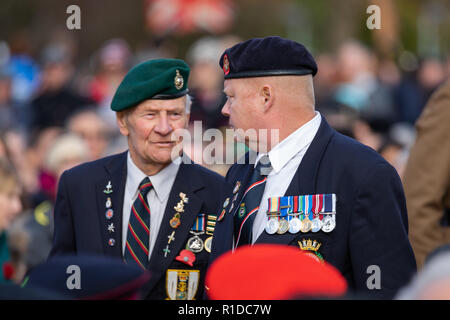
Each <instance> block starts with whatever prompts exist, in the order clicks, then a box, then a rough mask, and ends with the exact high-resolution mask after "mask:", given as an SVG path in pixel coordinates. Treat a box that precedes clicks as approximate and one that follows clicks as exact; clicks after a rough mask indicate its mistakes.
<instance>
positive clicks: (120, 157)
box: [63, 151, 128, 181]
mask: <svg viewBox="0 0 450 320" xmlns="http://www.w3.org/2000/svg"><path fill="white" fill-rule="evenodd" d="M127 152H128V151H125V152H123V153H120V154H115V155H112V156H108V157H105V158H101V159H98V160H95V161H90V162H85V163H82V164H80V165H78V166H75V167H73V168H71V169H68V170H66V171H65V172H64V173H63V175H64V176H65V177H66V178H67V179H70V180H71V181H72V180H78V179H82V180H92V179H95V178H96V177H98V176H99V175H103V174H106V173H108V172H109V173H111V172H113V171H114V170H116V169H121V168H122V167H123V166H125V168H126V161H127ZM105 170H106V171H105Z"/></svg>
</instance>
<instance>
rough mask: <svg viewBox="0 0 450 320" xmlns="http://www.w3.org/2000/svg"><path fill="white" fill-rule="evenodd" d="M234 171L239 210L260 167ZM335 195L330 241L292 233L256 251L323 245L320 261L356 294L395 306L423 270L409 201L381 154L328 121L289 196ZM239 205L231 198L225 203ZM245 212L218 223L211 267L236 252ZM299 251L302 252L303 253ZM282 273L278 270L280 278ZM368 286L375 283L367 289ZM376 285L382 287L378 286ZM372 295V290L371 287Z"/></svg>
mask: <svg viewBox="0 0 450 320" xmlns="http://www.w3.org/2000/svg"><path fill="white" fill-rule="evenodd" d="M248 159H249V155H248V154H247V155H246V161H245V163H244V164H235V165H233V166H232V167H231V168H230V170H229V171H228V173H227V176H226V178H225V179H226V181H227V182H229V183H230V184H231V185H235V183H236V182H237V181H240V182H241V183H242V185H243V187H241V188H240V189H239V191H238V197H237V200H236V203H237V204H239V202H240V199H241V198H242V196H243V193H244V191H245V189H246V187H245V186H246V181H248V179H249V178H250V176H251V173H252V171H253V166H254V165H253V164H249V163H248ZM326 193H335V194H336V195H337V203H336V228H335V229H334V230H333V231H331V232H330V233H325V232H323V231H322V230H321V231H319V232H317V233H313V232H308V233H302V232H299V233H297V234H291V233H289V232H288V233H285V234H281V235H280V234H274V235H270V234H268V233H266V232H265V231H264V232H263V233H262V234H261V235H260V236H259V238H258V239H257V240H256V243H255V244H258V243H275V244H287V245H292V246H296V247H299V244H298V241H301V240H303V239H305V240H307V239H311V240H317V241H318V242H319V243H321V247H320V248H319V253H320V254H321V255H322V257H323V258H324V260H325V261H327V262H329V263H330V264H332V265H334V266H335V267H336V268H337V269H339V270H340V272H341V273H342V274H343V276H344V277H345V278H346V280H347V281H348V284H349V288H350V289H353V290H356V291H357V292H361V293H362V294H363V295H365V294H366V293H367V294H369V295H370V296H372V294H375V295H376V297H383V298H390V297H392V296H393V295H394V294H395V292H396V291H397V290H398V289H399V288H400V287H402V286H404V285H405V284H406V283H407V282H408V280H409V279H410V277H411V276H412V275H413V274H414V273H415V271H416V262H415V258H414V254H413V251H412V249H411V245H410V243H409V240H408V220H407V212H406V203H405V197H404V194H403V188H402V184H401V181H400V178H399V176H398V174H397V172H396V171H395V169H394V168H393V167H392V166H391V165H389V164H388V163H387V162H386V161H385V160H384V159H383V158H382V157H381V156H380V155H379V154H378V153H376V152H375V151H374V150H372V149H371V148H368V147H366V146H364V145H362V144H360V143H358V142H357V141H355V140H353V139H350V138H348V137H346V136H344V135H342V134H339V133H338V132H336V131H335V130H334V129H332V128H331V127H330V126H329V125H328V123H327V122H326V120H325V119H324V118H323V117H322V122H321V125H320V127H319V130H318V132H317V134H316V136H315V137H314V140H313V141H312V143H311V145H310V147H309V148H308V150H307V152H306V154H305V155H304V158H303V159H302V162H301V163H300V165H299V167H298V169H297V171H296V173H295V175H294V177H293V179H292V181H291V182H290V185H289V187H288V189H287V191H286V193H285V196H296V195H309V194H326ZM227 197H229V198H230V199H232V198H233V194H232V191H231V190H228V192H227V194H225V195H224V197H223V199H225V198H227ZM237 207H239V206H238V205H236V206H235V209H233V210H232V211H231V212H228V211H227V213H226V214H225V217H224V219H223V220H221V221H220V222H218V223H217V225H216V230H215V233H214V238H213V243H212V247H213V248H212V253H211V258H210V262H211V263H212V262H213V261H214V260H215V259H216V258H217V257H218V256H220V255H222V254H223V253H225V252H227V251H228V250H230V249H231V248H232V245H233V215H234V214H235V213H236V211H237V209H238V208H237ZM299 250H300V247H299ZM370 266H378V267H379V270H380V274H379V275H380V280H381V288H380V289H376V288H375V289H369V288H368V286H367V282H369V283H371V279H369V277H371V275H373V274H374V271H373V269H372V268H373V267H370ZM274 271H275V270H274ZM368 280H369V281H368ZM374 283H375V282H374ZM369 287H371V286H370V285H369Z"/></svg>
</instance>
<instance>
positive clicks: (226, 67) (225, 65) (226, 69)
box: [223, 55, 230, 75]
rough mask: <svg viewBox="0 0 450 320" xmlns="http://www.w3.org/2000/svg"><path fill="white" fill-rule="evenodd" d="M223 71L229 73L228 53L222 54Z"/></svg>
mask: <svg viewBox="0 0 450 320" xmlns="http://www.w3.org/2000/svg"><path fill="white" fill-rule="evenodd" d="M223 73H225V75H227V74H229V73H230V61H228V55H224V56H223Z"/></svg>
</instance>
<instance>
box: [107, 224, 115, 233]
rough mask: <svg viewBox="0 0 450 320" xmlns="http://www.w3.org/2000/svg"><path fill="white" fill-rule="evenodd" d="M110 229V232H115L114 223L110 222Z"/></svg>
mask: <svg viewBox="0 0 450 320" xmlns="http://www.w3.org/2000/svg"><path fill="white" fill-rule="evenodd" d="M108 231H109V232H114V223H110V224H109V225H108Z"/></svg>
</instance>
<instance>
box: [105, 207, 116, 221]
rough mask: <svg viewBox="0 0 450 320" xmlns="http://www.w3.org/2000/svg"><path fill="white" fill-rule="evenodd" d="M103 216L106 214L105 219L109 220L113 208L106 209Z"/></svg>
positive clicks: (112, 214)
mask: <svg viewBox="0 0 450 320" xmlns="http://www.w3.org/2000/svg"><path fill="white" fill-rule="evenodd" d="M105 216H106V219H108V220H110V219H111V218H112V217H113V216H114V211H113V209H108V210H106V213H105Z"/></svg>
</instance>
